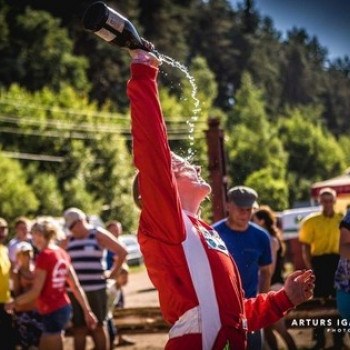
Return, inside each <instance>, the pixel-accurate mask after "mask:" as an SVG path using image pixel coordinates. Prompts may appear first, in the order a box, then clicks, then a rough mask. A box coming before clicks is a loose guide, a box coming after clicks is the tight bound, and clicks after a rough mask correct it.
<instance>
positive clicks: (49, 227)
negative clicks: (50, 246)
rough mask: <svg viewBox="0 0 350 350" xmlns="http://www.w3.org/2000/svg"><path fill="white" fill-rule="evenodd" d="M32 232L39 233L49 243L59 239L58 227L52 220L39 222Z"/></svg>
mask: <svg viewBox="0 0 350 350" xmlns="http://www.w3.org/2000/svg"><path fill="white" fill-rule="evenodd" d="M31 232H39V233H40V234H42V236H43V237H44V238H45V239H46V240H47V241H52V240H54V239H56V238H57V235H58V227H57V224H55V223H54V222H53V221H50V220H37V221H35V223H34V224H33V226H32V230H31Z"/></svg>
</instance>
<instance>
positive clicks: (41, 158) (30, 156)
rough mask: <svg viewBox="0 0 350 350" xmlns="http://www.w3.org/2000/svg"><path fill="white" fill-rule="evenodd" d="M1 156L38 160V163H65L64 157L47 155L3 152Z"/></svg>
mask: <svg viewBox="0 0 350 350" xmlns="http://www.w3.org/2000/svg"><path fill="white" fill-rule="evenodd" d="M1 154H2V155H3V156H5V157H7V158H14V159H27V160H38V161H44V162H57V163H62V162H63V161H64V157H57V156H50V155H47V154H33V153H22V152H9V151H1Z"/></svg>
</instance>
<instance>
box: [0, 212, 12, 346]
mask: <svg viewBox="0 0 350 350" xmlns="http://www.w3.org/2000/svg"><path fill="white" fill-rule="evenodd" d="M7 235H8V225H7V222H6V220H5V219H3V218H0V339H1V346H2V348H3V349H9V350H12V349H14V348H15V335H14V330H13V328H12V315H9V314H8V313H7V312H6V311H5V303H7V302H9V301H10V299H11V293H10V273H11V263H10V260H9V258H8V250H7V247H6V246H5V241H6V239H7Z"/></svg>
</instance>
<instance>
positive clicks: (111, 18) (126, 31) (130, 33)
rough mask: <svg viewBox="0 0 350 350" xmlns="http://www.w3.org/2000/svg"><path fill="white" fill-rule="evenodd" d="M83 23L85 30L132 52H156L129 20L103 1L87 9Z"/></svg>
mask: <svg viewBox="0 0 350 350" xmlns="http://www.w3.org/2000/svg"><path fill="white" fill-rule="evenodd" d="M82 21H83V26H84V28H85V29H87V30H90V31H93V32H94V33H95V34H96V35H98V36H99V37H101V38H102V39H104V40H106V41H108V42H110V43H111V44H114V45H117V46H120V47H125V48H128V49H130V50H135V49H142V50H145V51H154V50H153V49H154V47H153V45H152V44H151V43H150V42H148V41H147V40H145V39H143V38H141V37H140V35H139V33H138V32H137V30H136V28H135V27H134V26H133V24H132V23H131V22H130V21H129V20H128V19H127V18H125V17H124V16H122V15H121V14H120V13H119V12H117V11H116V10H114V9H112V8H110V7H108V6H107V5H106V4H105V3H104V2H102V1H97V2H95V3H93V4H91V5H90V6H89V7H88V8H87V9H86V11H85V13H84V16H83V20H82Z"/></svg>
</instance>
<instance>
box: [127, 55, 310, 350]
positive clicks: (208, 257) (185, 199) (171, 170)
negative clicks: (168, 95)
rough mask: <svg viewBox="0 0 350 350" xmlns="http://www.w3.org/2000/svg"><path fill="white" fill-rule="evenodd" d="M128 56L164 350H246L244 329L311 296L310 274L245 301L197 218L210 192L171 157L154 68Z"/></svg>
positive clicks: (145, 240) (145, 233)
mask: <svg viewBox="0 0 350 350" xmlns="http://www.w3.org/2000/svg"><path fill="white" fill-rule="evenodd" d="M130 54H131V56H132V58H133V62H132V64H131V79H130V81H129V83H128V89H127V91H128V96H129V98H130V101H131V119H132V135H133V156H134V163H135V165H136V167H137V168H138V170H139V175H138V177H139V178H138V186H139V190H140V194H141V201H142V211H141V216H140V223H139V229H138V239H139V242H140V246H141V250H142V253H143V255H144V261H145V265H146V267H147V270H148V274H149V277H150V279H151V281H152V283H153V284H154V286H155V287H156V288H157V290H158V292H159V301H160V307H161V310H162V313H163V316H164V319H165V320H167V321H168V322H169V323H170V324H172V328H171V330H170V332H169V341H168V343H167V345H166V349H176V350H179V349H181V350H184V349H185V350H186V349H191V350H199V349H205V350H210V349H220V350H222V349H224V348H225V349H236V350H240V349H245V347H246V333H247V330H248V329H249V330H251V331H254V330H257V329H260V328H263V327H266V326H267V325H269V324H272V323H274V322H276V321H277V320H278V319H279V318H281V317H282V316H283V315H284V314H285V312H286V311H287V310H288V309H290V308H292V307H293V306H294V305H297V304H299V303H301V302H303V301H305V300H307V299H309V298H310V297H311V295H312V289H313V275H312V273H311V271H306V272H301V271H298V272H295V273H294V274H292V275H291V276H290V277H289V278H288V279H287V281H286V284H285V288H284V289H282V290H280V291H279V292H270V293H268V294H261V295H258V297H257V298H254V299H244V295H243V292H242V286H241V280H240V277H239V273H238V270H237V267H236V264H235V262H234V261H233V259H232V257H231V256H230V254H229V253H228V250H227V248H226V246H225V244H224V243H223V241H222V240H221V239H220V237H219V235H218V234H217V233H216V232H215V231H214V230H213V229H212V228H211V227H210V226H209V225H207V224H206V223H204V222H203V221H201V220H200V219H199V218H198V216H197V213H198V211H199V206H200V203H201V202H202V201H203V200H204V198H205V197H206V196H207V195H208V194H209V193H210V187H209V185H208V184H207V183H206V182H205V181H204V180H203V179H202V178H201V177H200V175H199V172H198V168H196V167H194V166H192V165H191V164H190V163H188V162H187V161H186V160H184V159H182V158H180V157H178V156H175V155H174V154H172V153H171V151H170V148H169V145H168V141H167V132H166V126H165V123H164V120H163V116H162V112H161V107H160V102H159V97H158V90H157V83H156V79H157V74H158V64H159V61H158V60H157V58H156V57H153V56H152V55H151V54H149V53H146V52H144V51H141V50H135V51H130Z"/></svg>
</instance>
